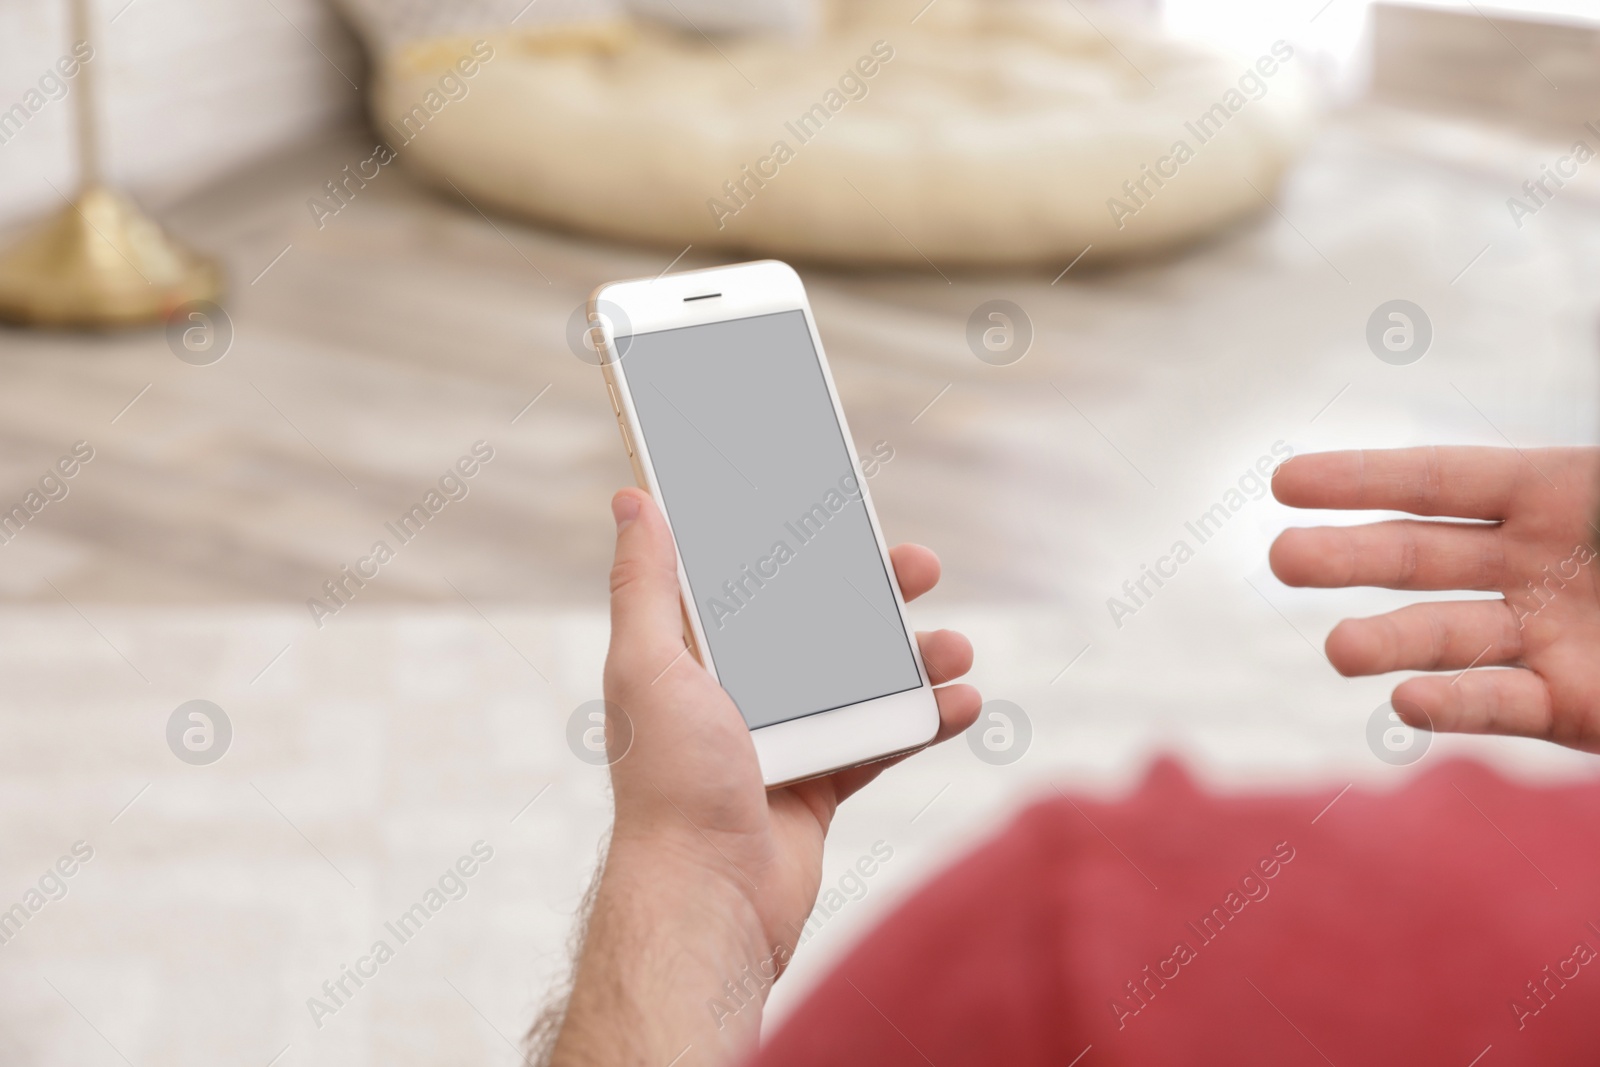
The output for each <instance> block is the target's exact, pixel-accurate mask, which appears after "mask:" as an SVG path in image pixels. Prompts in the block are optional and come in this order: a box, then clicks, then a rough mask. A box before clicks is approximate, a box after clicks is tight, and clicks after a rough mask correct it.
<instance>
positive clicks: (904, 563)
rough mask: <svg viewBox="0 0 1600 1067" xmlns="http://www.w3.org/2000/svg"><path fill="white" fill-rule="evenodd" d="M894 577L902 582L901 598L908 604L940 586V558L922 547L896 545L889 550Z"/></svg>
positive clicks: (931, 550)
mask: <svg viewBox="0 0 1600 1067" xmlns="http://www.w3.org/2000/svg"><path fill="white" fill-rule="evenodd" d="M889 562H890V563H892V564H894V576H895V578H896V579H898V580H899V582H900V598H901V599H902V600H904V601H906V602H907V603H910V602H911V601H913V600H915V599H917V597H919V596H921V595H922V594H923V593H926V592H927V591H928V590H930V589H932V588H933V587H934V586H936V585H938V584H939V557H938V556H936V555H934V554H933V549H931V548H924V547H923V546H922V545H911V544H905V545H895V546H894V547H893V548H891V549H890V550H889Z"/></svg>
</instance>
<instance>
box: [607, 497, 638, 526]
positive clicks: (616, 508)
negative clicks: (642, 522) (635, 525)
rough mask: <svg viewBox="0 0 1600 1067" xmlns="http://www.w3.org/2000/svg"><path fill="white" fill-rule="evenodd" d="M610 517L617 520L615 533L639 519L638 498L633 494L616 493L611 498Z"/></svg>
mask: <svg viewBox="0 0 1600 1067" xmlns="http://www.w3.org/2000/svg"><path fill="white" fill-rule="evenodd" d="M611 516H612V518H614V519H616V520H617V532H618V533H621V532H622V531H623V530H626V529H627V528H628V524H629V523H631V522H632V521H633V520H634V519H637V518H638V517H639V498H638V496H636V495H635V494H633V493H618V494H617V495H616V496H614V497H612V498H611Z"/></svg>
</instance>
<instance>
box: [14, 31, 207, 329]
mask: <svg viewBox="0 0 1600 1067" xmlns="http://www.w3.org/2000/svg"><path fill="white" fill-rule="evenodd" d="M72 23H73V27H72V28H73V34H74V37H75V39H77V40H90V39H91V34H90V31H89V18H88V11H87V2H86V0H73V3H72ZM77 81H78V84H77V86H76V87H75V88H76V90H77V142H78V170H79V186H78V192H77V195H76V196H75V197H74V198H73V199H72V200H71V201H70V202H69V203H67V204H65V205H63V207H62V208H61V210H59V211H57V212H56V213H55V214H54V215H53V216H51V217H50V218H48V219H46V220H45V221H44V222H43V223H42V224H40V225H39V226H38V227H37V228H36V229H34V230H33V231H32V232H30V233H28V234H26V235H24V236H23V238H22V240H21V241H19V242H18V243H17V244H16V245H15V246H13V247H12V248H10V249H8V250H6V251H5V252H4V253H0V320H4V321H7V322H12V323H16V324H19V325H23V326H53V327H66V328H78V329H112V328H115V327H120V326H140V325H147V324H150V323H155V322H160V321H162V320H164V319H165V318H166V317H167V316H168V315H170V314H171V313H172V312H173V311H174V310H175V309H176V308H178V307H179V306H180V305H182V304H185V303H187V302H189V301H191V300H210V301H215V300H216V299H217V298H218V296H219V295H220V294H221V292H222V271H221V269H220V268H219V267H218V266H217V264H216V263H214V262H212V261H211V260H208V259H204V258H202V257H201V256H198V255H196V254H195V253H193V252H191V251H189V250H188V249H186V248H184V247H183V246H182V245H180V244H178V243H177V242H176V241H174V240H172V238H170V237H168V236H167V235H166V234H165V233H163V232H162V230H161V227H159V226H157V225H156V224H155V223H154V222H153V221H151V220H150V218H149V217H147V216H146V215H145V214H144V213H142V212H141V211H140V210H139V209H138V208H137V207H136V206H134V204H133V202H132V201H130V200H129V199H128V198H127V197H125V196H123V195H122V194H120V193H118V192H116V191H115V190H113V189H110V188H108V187H107V186H106V185H105V184H104V183H103V182H102V181H101V179H100V159H99V151H98V146H99V138H98V131H97V127H96V117H95V101H94V93H93V74H92V72H91V71H90V68H89V64H88V63H84V64H83V66H82V67H81V69H80V70H79V72H78V79H77Z"/></svg>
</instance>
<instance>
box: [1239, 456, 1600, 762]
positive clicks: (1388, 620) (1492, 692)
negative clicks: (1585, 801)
mask: <svg viewBox="0 0 1600 1067" xmlns="http://www.w3.org/2000/svg"><path fill="white" fill-rule="evenodd" d="M1597 483H1600V450H1597V449H1592V448H1553V449H1541V450H1537V451H1527V452H1520V451H1517V450H1514V449H1498V448H1410V449H1398V450H1394V451H1362V452H1329V453H1322V454H1318V455H1307V456H1298V457H1296V458H1294V459H1291V460H1289V461H1288V462H1286V463H1284V465H1283V466H1282V467H1280V468H1278V472H1277V475H1276V477H1275V478H1274V479H1273V493H1274V495H1276V496H1277V498H1278V499H1279V500H1281V501H1283V502H1284V503H1285V504H1289V505H1291V506H1293V507H1300V508H1329V509H1339V510H1368V509H1373V510H1389V511H1404V512H1409V513H1410V514H1412V515H1421V516H1428V517H1432V518H1447V519H1471V520H1480V521H1477V522H1470V523H1467V522H1419V521H1417V520H1414V519H1400V520H1392V521H1385V522H1376V523H1371V524H1368V525H1363V526H1324V527H1312V528H1308V529H1291V530H1286V531H1285V532H1284V533H1283V534H1282V535H1281V536H1280V537H1279V538H1278V540H1277V541H1276V542H1275V543H1274V544H1273V546H1272V553H1271V562H1272V570H1273V572H1274V573H1275V574H1277V576H1278V577H1279V578H1280V579H1282V581H1283V582H1284V583H1285V584H1288V585H1294V586H1315V587H1318V588H1339V587H1344V586H1356V585H1365V586H1381V587H1384V588H1388V589H1415V590H1441V589H1470V590H1479V591H1484V592H1492V593H1498V594H1499V596H1498V597H1496V598H1493V599H1482V600H1460V601H1446V602H1437V603H1421V604H1413V605H1410V606H1408V607H1404V608H1401V609H1399V610H1398V611H1391V612H1389V613H1387V614H1384V615H1379V616H1376V617H1374V618H1367V619H1346V620H1344V621H1343V622H1341V623H1339V625H1338V626H1336V627H1334V629H1333V631H1332V632H1331V633H1330V634H1329V635H1328V641H1327V654H1328V659H1329V661H1330V662H1332V664H1333V665H1334V667H1335V668H1337V669H1338V671H1339V672H1340V673H1341V674H1345V675H1369V674H1384V673H1387V672H1389V671H1401V670H1418V671H1450V672H1458V673H1454V674H1450V675H1445V674H1433V675H1424V676H1421V677H1416V678H1410V679H1407V680H1406V681H1404V682H1401V683H1400V685H1399V686H1397V687H1396V688H1395V690H1394V697H1393V701H1392V702H1393V704H1394V708H1395V711H1396V712H1397V713H1398V714H1399V715H1400V717H1401V718H1402V719H1404V720H1405V721H1406V722H1407V723H1409V724H1410V725H1412V726H1414V727H1420V728H1431V729H1434V730H1439V731H1457V732H1462V733H1499V734H1516V735H1519V736H1524V737H1538V738H1544V739H1546V740H1550V741H1555V742H1557V743H1559V744H1563V745H1569V746H1571V747H1574V748H1581V749H1585V750H1587V751H1591V752H1600V563H1597V562H1596V552H1595V549H1594V547H1592V546H1593V545H1594V544H1595V543H1596V540H1597V538H1600V528H1597V526H1596V519H1595V514H1596V513H1595V505H1596V501H1597V499H1600V484H1597ZM1491 668H1505V669H1491Z"/></svg>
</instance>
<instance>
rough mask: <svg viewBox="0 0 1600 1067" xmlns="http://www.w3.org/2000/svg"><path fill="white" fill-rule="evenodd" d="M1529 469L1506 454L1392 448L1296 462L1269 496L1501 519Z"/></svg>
mask: <svg viewBox="0 0 1600 1067" xmlns="http://www.w3.org/2000/svg"><path fill="white" fill-rule="evenodd" d="M1524 462H1526V461H1525V460H1524V459H1523V458H1522V457H1521V456H1520V455H1518V454H1517V452H1515V451H1514V450H1512V449H1509V448H1466V447H1459V448H1397V449H1387V450H1377V451H1374V450H1361V451H1351V452H1322V453H1316V454H1313V455H1308V456H1295V457H1294V458H1293V459H1290V460H1287V461H1285V462H1284V463H1283V465H1282V466H1280V467H1279V468H1278V470H1277V473H1276V474H1274V475H1273V478H1272V494H1273V495H1274V496H1276V497H1277V498H1278V499H1279V500H1281V501H1282V502H1283V503H1285V504H1288V505H1289V506H1291V507H1296V508H1344V509H1353V510H1357V511H1361V510H1375V511H1408V512H1410V513H1411V514H1413V515H1453V516H1456V517H1458V518H1463V519H1503V518H1505V517H1506V512H1507V511H1508V510H1509V505H1510V501H1511V494H1512V490H1513V489H1514V488H1515V486H1516V484H1517V481H1518V479H1519V478H1520V477H1521V476H1522V474H1523V471H1522V469H1521V465H1522V464H1523V463H1524Z"/></svg>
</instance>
